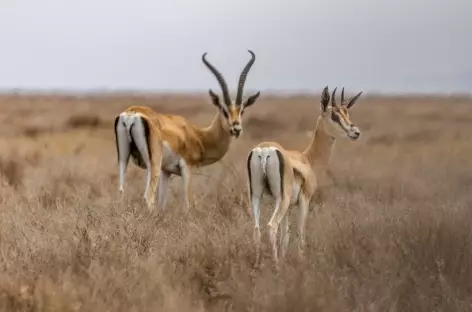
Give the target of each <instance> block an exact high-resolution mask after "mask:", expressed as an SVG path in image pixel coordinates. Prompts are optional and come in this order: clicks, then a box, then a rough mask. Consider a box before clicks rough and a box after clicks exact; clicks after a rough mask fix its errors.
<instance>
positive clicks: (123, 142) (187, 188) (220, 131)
mask: <svg viewBox="0 0 472 312" xmlns="http://www.w3.org/2000/svg"><path fill="white" fill-rule="evenodd" d="M249 53H250V54H251V59H250V60H249V62H248V63H247V64H246V66H245V67H244V69H243V70H242V72H241V75H240V77H239V84H238V90H237V95H236V100H235V101H232V100H231V98H230V95H229V91H228V86H227V84H226V81H225V79H224V78H223V75H222V74H221V73H220V72H219V71H218V70H217V69H216V68H215V67H214V66H213V65H212V64H210V63H209V62H208V61H207V60H206V54H207V53H206V52H205V53H204V54H203V55H202V61H203V63H204V64H205V65H206V67H207V68H208V69H209V70H210V71H211V72H212V73H213V75H214V76H215V77H216V79H217V81H218V83H219V85H220V87H221V89H222V94H223V102H220V97H219V96H218V95H217V94H215V93H214V92H213V91H212V90H211V89H209V94H210V98H211V101H212V103H213V105H215V106H216V108H217V109H218V112H217V113H216V116H215V117H214V118H213V121H212V122H211V124H210V125H209V126H207V127H204V128H199V127H197V126H194V125H193V124H191V123H190V122H189V121H188V120H187V119H185V118H184V117H182V116H179V115H165V114H159V113H157V112H155V111H153V110H152V109H151V108H149V107H146V106H131V107H128V108H127V109H126V110H125V111H123V112H122V113H121V114H120V115H119V116H117V117H116V119H115V139H116V147H117V153H118V163H119V173H120V186H119V191H120V193H121V194H122V193H123V188H124V179H125V173H126V168H127V166H128V162H129V158H130V156H131V158H132V160H133V162H134V163H135V164H136V165H137V166H139V167H140V168H142V169H146V172H147V174H146V188H145V191H144V195H143V197H144V199H145V200H146V202H147V205H148V209H149V210H150V211H152V210H153V207H154V206H155V201H156V199H155V198H156V192H157V189H158V203H157V205H158V207H160V208H161V209H164V208H165V206H166V198H167V190H168V187H169V180H170V177H171V176H172V175H178V176H181V177H182V179H183V186H184V202H185V203H184V211H185V212H187V211H188V210H189V208H190V202H189V198H190V197H191V181H192V171H193V170H194V168H197V167H201V166H208V165H210V164H213V163H215V162H217V161H219V160H220V159H221V158H223V156H224V155H225V154H226V152H227V151H228V149H229V147H230V145H231V141H232V139H233V138H238V137H239V136H240V135H241V133H242V116H243V113H244V111H245V109H246V108H248V107H249V106H251V105H253V104H254V103H255V102H256V100H257V98H258V97H259V95H260V92H257V93H254V94H252V95H251V96H249V97H248V98H247V99H246V100H244V101H243V88H244V83H245V81H246V77H247V74H248V73H249V70H250V69H251V67H252V65H253V64H254V61H255V59H256V56H255V54H254V53H253V52H252V51H251V50H249ZM158 186H159V188H158Z"/></svg>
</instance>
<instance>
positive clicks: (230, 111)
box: [202, 50, 260, 138]
mask: <svg viewBox="0 0 472 312" xmlns="http://www.w3.org/2000/svg"><path fill="white" fill-rule="evenodd" d="M249 53H250V54H251V59H250V60H249V62H248V63H247V64H246V66H245V67H244V69H243V71H242V72H241V75H240V76H239V84H238V93H237V95H236V100H235V101H232V100H231V97H230V96H229V91H228V86H227V84H226V81H225V79H224V78H223V75H221V73H220V72H219V71H218V70H217V69H216V68H215V67H214V66H213V65H211V64H210V63H209V62H208V61H207V60H206V54H207V53H206V52H205V53H204V54H203V56H202V60H203V63H204V64H205V65H206V67H208V69H209V70H210V71H211V72H212V73H213V75H215V77H216V79H217V80H218V83H219V84H220V87H221V91H222V93H223V102H221V101H220V97H219V96H218V95H216V94H215V93H214V92H213V91H212V90H211V89H210V90H209V91H208V92H209V93H210V97H211V102H212V103H213V105H215V106H216V107H217V108H218V109H219V110H220V113H221V116H222V118H223V119H224V125H225V128H226V129H227V130H228V132H229V133H230V134H231V135H232V136H233V137H235V138H238V137H239V136H240V135H241V133H242V131H243V128H242V116H243V113H244V110H245V109H246V108H248V107H249V106H251V105H252V104H254V103H255V102H256V100H257V98H258V97H259V95H260V92H257V93H255V94H253V95H251V96H249V97H248V98H247V99H246V100H244V101H243V89H244V83H245V82H246V77H247V74H248V73H249V70H250V69H251V67H252V64H254V61H255V60H256V56H255V55H254V52H252V51H251V50H249Z"/></svg>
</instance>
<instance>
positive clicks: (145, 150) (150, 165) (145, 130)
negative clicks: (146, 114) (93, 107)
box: [130, 117, 162, 210]
mask: <svg viewBox="0 0 472 312" xmlns="http://www.w3.org/2000/svg"><path fill="white" fill-rule="evenodd" d="M130 134H131V137H132V139H133V141H134V143H135V145H136V147H137V149H138V151H139V153H140V154H141V157H142V159H143V161H144V163H145V164H146V189H145V191H144V195H143V197H144V198H145V199H146V200H147V204H148V208H149V210H152V209H153V208H154V206H155V204H156V195H157V194H156V193H157V186H158V184H159V180H160V175H161V162H162V148H159V147H160V145H159V146H154V148H151V146H150V144H151V143H153V142H152V141H151V140H150V137H149V136H150V126H149V124H148V121H147V120H145V119H144V118H142V117H137V118H136V120H135V121H134V123H133V124H132V126H131V127H130ZM153 144H161V142H154V143H153ZM151 151H153V153H154V154H151Z"/></svg>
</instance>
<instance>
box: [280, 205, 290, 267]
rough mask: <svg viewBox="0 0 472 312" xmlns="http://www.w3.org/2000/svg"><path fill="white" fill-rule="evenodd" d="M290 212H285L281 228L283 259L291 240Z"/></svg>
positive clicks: (281, 252)
mask: <svg viewBox="0 0 472 312" xmlns="http://www.w3.org/2000/svg"><path fill="white" fill-rule="evenodd" d="M289 221H290V220H289V212H288V211H287V213H286V214H285V216H284V217H283V219H282V222H281V224H280V226H281V229H280V241H279V244H280V247H279V248H280V258H282V260H283V259H284V258H285V254H286V252H287V247H288V244H289V241H290V222H289Z"/></svg>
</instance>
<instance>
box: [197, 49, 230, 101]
mask: <svg viewBox="0 0 472 312" xmlns="http://www.w3.org/2000/svg"><path fill="white" fill-rule="evenodd" d="M206 55H207V52H205V53H203V55H202V61H203V63H204V64H205V65H206V67H208V69H209V70H210V71H211V72H212V73H213V75H215V77H216V79H217V80H218V83H219V84H220V87H221V91H222V92H223V98H224V102H225V104H226V105H230V104H231V98H230V96H229V91H228V85H227V84H226V81H225V79H224V78H223V75H222V74H221V73H220V72H219V71H218V70H217V69H216V68H215V67H214V66H213V65H211V64H210V62H208V61H207V59H206Z"/></svg>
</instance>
